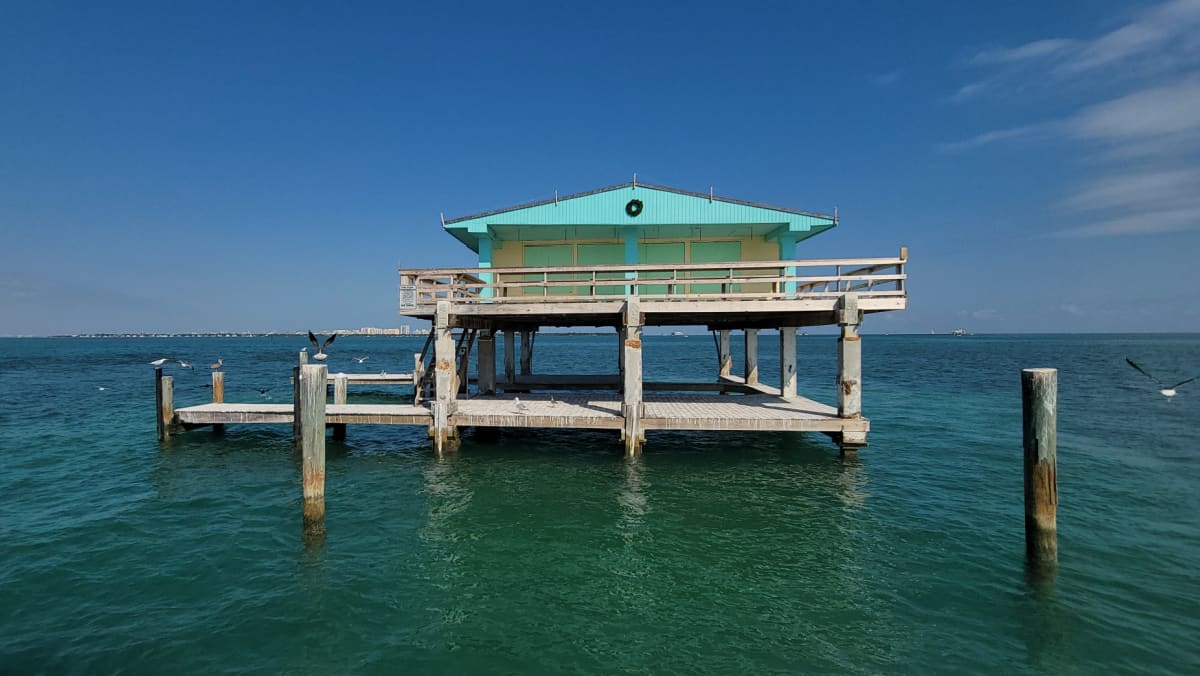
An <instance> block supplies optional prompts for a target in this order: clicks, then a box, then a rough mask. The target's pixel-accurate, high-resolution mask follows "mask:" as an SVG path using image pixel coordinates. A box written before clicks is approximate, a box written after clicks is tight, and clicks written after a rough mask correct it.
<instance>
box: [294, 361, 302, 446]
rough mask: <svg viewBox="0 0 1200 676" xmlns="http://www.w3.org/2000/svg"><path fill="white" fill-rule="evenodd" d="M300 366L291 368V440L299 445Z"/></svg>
mask: <svg viewBox="0 0 1200 676" xmlns="http://www.w3.org/2000/svg"><path fill="white" fill-rule="evenodd" d="M300 368H301V367H300V366H293V367H292V439H293V440H294V441H295V442H296V445H297V446H299V445H300V430H301V422H302V421H301V420H300Z"/></svg>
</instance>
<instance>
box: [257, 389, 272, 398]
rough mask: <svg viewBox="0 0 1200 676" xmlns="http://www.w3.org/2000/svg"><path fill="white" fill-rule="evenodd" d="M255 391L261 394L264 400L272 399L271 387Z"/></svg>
mask: <svg viewBox="0 0 1200 676" xmlns="http://www.w3.org/2000/svg"><path fill="white" fill-rule="evenodd" d="M254 391H255V392H258V393H259V394H261V395H262V398H263V399H270V398H271V395H270V394H268V392H270V391H271V388H269V387H256V388H254Z"/></svg>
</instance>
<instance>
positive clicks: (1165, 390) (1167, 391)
mask: <svg viewBox="0 0 1200 676" xmlns="http://www.w3.org/2000/svg"><path fill="white" fill-rule="evenodd" d="M1125 361H1126V363H1128V364H1129V365H1130V366H1132V367H1133V368H1135V369H1137V371H1138V373H1140V374H1142V375H1144V376H1146V377H1147V378H1149V379H1150V380H1153V381H1154V382H1155V383H1156V384H1157V385H1158V386H1159V387H1160V388H1162V389H1160V390H1159V391H1158V392H1159V394H1161V395H1162V396H1164V397H1166V398H1167V400H1168V401H1170V400H1171V397H1173V396H1175V395H1176V394H1177V392H1176V391H1175V388H1177V387H1179V386H1180V385H1187V384H1188V383H1190V382H1192V381H1193V380H1195V378H1188V379H1187V380H1181V381H1179V382H1177V383H1175V384H1174V385H1171V386H1170V387H1168V386H1167V385H1166V384H1164V383H1163V381H1161V380H1159V379H1158V378H1155V377H1154V376H1152V375H1150V374H1149V373H1147V372H1146V369H1144V368H1142V367H1141V366H1138V365H1137V364H1135V363H1133V360H1132V359H1130V358H1129V357H1126V358H1125Z"/></svg>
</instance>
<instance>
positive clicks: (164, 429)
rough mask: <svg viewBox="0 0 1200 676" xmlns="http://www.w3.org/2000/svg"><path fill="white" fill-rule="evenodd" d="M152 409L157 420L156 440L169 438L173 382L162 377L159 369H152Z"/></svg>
mask: <svg viewBox="0 0 1200 676" xmlns="http://www.w3.org/2000/svg"><path fill="white" fill-rule="evenodd" d="M154 409H155V417H156V419H157V420H158V422H157V427H158V440H159V441H163V440H165V439H168V438H170V436H171V422H172V421H173V419H174V417H175V411H174V409H175V380H174V378H172V377H171V376H164V375H163V370H162V369H161V368H156V369H154Z"/></svg>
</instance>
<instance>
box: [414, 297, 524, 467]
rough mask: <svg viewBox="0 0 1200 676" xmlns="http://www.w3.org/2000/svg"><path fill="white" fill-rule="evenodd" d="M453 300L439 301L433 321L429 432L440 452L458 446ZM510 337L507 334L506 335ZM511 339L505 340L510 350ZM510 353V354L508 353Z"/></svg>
mask: <svg viewBox="0 0 1200 676" xmlns="http://www.w3.org/2000/svg"><path fill="white" fill-rule="evenodd" d="M451 316H452V315H451V305H450V301H446V300H440V301H438V303H437V315H436V320H435V321H434V326H433V331H434V332H435V334H434V342H433V347H434V354H433V357H434V368H435V370H434V385H435V392H434V401H433V407H432V408H433V411H432V413H433V425H432V426H431V427H430V428H429V434H430V436H432V437H433V447H434V450H436V451H437V453H438V454H439V455H440V454H441V453H444V452H446V451H452V450H454V449H455V448H457V447H458V430H457V429H455V428H454V426H452V425H451V424H450V416H452V415H453V414H454V412H455V409H456V408H457V404H458V383H457V382H456V380H457V374H458V371H457V369H456V368H455V365H454V362H455V348H454V336H453V335H452V334H451V333H450V329H451V324H452V320H451ZM509 335H510V336H511V335H512V332H511V331H510V332H509ZM506 337H507V336H506ZM507 348H508V343H507V342H506V343H505V351H506V352H507ZM506 356H507V355H506ZM506 366H507V365H506Z"/></svg>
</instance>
